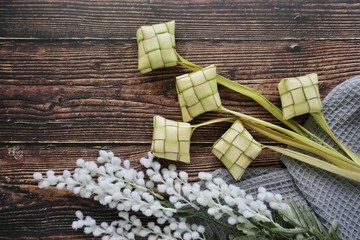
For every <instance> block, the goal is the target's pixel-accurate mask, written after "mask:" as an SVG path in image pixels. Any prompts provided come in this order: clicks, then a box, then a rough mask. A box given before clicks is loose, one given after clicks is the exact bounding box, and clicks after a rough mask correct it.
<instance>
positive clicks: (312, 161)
mask: <svg viewBox="0 0 360 240" xmlns="http://www.w3.org/2000/svg"><path fill="white" fill-rule="evenodd" d="M263 147H264V148H269V149H271V150H273V151H276V152H279V153H281V154H284V155H286V156H289V157H292V158H295V159H297V160H299V161H301V162H304V163H307V164H309V165H312V166H315V167H317V168H320V169H323V170H326V171H328V172H331V173H335V174H338V175H340V176H343V177H345V178H348V179H351V180H354V181H357V182H360V173H359V172H354V171H351V170H347V169H343V168H340V167H338V166H335V165H333V164H331V163H328V162H325V161H322V160H320V159H317V158H314V157H311V156H309V155H306V154H303V153H299V152H296V151H293V150H290V149H287V148H282V147H276V146H268V145H263Z"/></svg>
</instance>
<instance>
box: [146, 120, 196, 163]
mask: <svg viewBox="0 0 360 240" xmlns="http://www.w3.org/2000/svg"><path fill="white" fill-rule="evenodd" d="M153 127H154V130H153V139H152V144H151V151H152V153H153V154H154V155H155V156H156V157H159V158H165V159H168V160H173V161H181V162H184V163H189V162H190V153H189V152H190V138H191V135H192V129H191V125H190V124H189V123H183V122H176V121H172V120H169V119H166V118H163V117H161V116H154V119H153Z"/></svg>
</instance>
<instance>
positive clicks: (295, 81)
mask: <svg viewBox="0 0 360 240" xmlns="http://www.w3.org/2000/svg"><path fill="white" fill-rule="evenodd" d="M278 89H279V94H280V99H281V105H282V110H283V117H284V119H285V120H288V119H291V118H293V117H295V116H299V115H303V114H306V113H316V112H321V111H322V104H321V99H320V93H319V87H318V76H317V74H316V73H312V74H309V75H305V76H300V77H292V78H285V79H283V80H281V81H280V83H279V84H278Z"/></svg>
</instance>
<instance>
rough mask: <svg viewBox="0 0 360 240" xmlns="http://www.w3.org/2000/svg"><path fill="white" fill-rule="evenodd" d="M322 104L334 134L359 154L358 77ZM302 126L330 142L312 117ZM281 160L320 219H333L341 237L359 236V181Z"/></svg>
mask: <svg viewBox="0 0 360 240" xmlns="http://www.w3.org/2000/svg"><path fill="white" fill-rule="evenodd" d="M323 107H324V114H325V117H326V120H327V122H328V123H329V126H330V127H331V129H332V130H333V132H334V134H335V136H336V137H337V138H338V139H339V140H340V141H342V142H343V143H344V144H345V145H346V146H348V147H349V148H350V149H351V150H353V151H354V152H356V153H357V154H360V76H358V77H355V78H352V79H349V80H347V81H345V82H343V83H342V84H340V85H338V86H337V87H336V88H335V89H333V90H332V91H331V92H330V93H329V94H328V96H326V98H325V99H324V100H323ZM304 126H305V127H306V128H308V129H310V130H311V131H312V132H314V133H315V134H317V135H318V136H320V137H321V138H322V139H327V140H328V142H329V143H330V144H332V142H331V141H330V139H329V138H328V137H327V135H326V134H325V133H324V132H323V131H322V130H321V129H320V128H319V127H318V126H317V124H316V123H315V121H313V119H309V120H308V121H307V122H306V124H305V125H304ZM332 145H333V146H334V144H332ZM282 161H283V163H284V164H285V166H286V167H287V170H288V171H289V173H290V174H291V176H292V177H293V179H294V182H295V184H296V186H297V187H298V188H299V191H300V192H301V193H302V195H303V196H304V198H305V199H306V200H307V202H308V203H309V205H310V207H311V208H312V209H313V210H314V212H315V213H316V214H317V215H318V217H319V218H320V220H321V221H323V222H324V223H327V224H329V223H330V222H331V221H332V220H333V219H336V220H338V221H339V222H340V229H339V231H340V237H341V238H342V239H351V240H355V239H360V184H359V183H356V182H352V181H350V180H347V179H345V178H342V177H339V176H337V175H335V174H331V173H328V172H326V171H323V170H319V169H316V168H314V167H310V166H309V165H307V164H304V163H301V162H299V161H296V160H293V159H291V158H289V157H285V156H283V157H282Z"/></svg>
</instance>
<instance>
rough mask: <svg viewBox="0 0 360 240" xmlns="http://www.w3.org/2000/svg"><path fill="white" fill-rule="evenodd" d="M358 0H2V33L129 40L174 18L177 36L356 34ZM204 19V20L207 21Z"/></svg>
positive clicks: (359, 26)
mask: <svg viewBox="0 0 360 240" xmlns="http://www.w3.org/2000/svg"><path fill="white" fill-rule="evenodd" d="M359 9H360V3H359V2H358V1H350V0H348V1H344V0H342V1H341V0H339V1H338V0H335V1H324V0H321V1H319V0H318V1H304V0H300V1H299V0H297V1H286V0H282V1H261V0H260V1H252V0H242V1H237V0H227V1H223V0H215V1H209V0H196V1H193V0H191V1H190V0H188V1H176V0H171V1H154V0H137V1H132V0H127V1H116V0H107V1H87V0H81V1H77V0H62V1H59V0H57V1H53V0H46V1H30V2H29V1H23V0H14V1H5V2H3V3H2V4H1V8H0V29H1V32H0V36H1V37H5V38H41V39H43V38H45V39H48V38H51V39H58V38H88V39H94V38H96V39H133V38H134V36H135V34H134V33H135V30H136V29H137V28H138V27H139V26H142V25H144V23H157V22H164V21H169V20H173V19H174V20H176V21H177V22H178V24H177V32H178V34H179V35H178V37H179V38H181V39H211V40H214V39H221V40H222V41H227V40H229V39H230V40H269V39H270V40H279V39H289V38H291V39H349V38H350V39H359V37H360V35H359V32H360V17H359V11H360V10H359ZM209 23H210V24H209Z"/></svg>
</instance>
